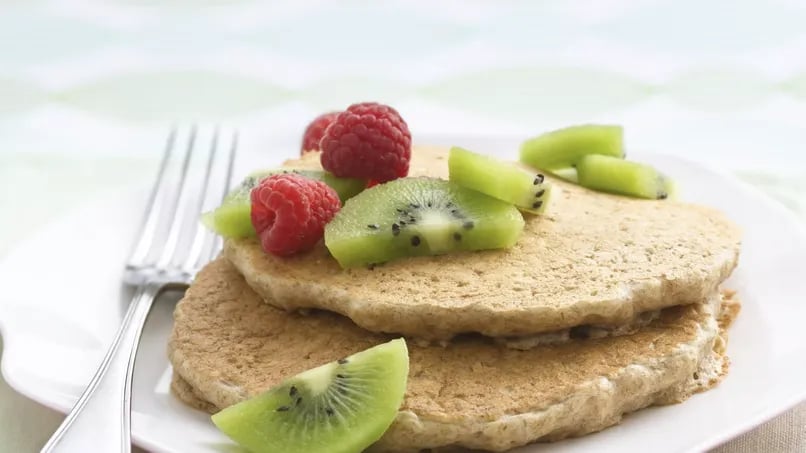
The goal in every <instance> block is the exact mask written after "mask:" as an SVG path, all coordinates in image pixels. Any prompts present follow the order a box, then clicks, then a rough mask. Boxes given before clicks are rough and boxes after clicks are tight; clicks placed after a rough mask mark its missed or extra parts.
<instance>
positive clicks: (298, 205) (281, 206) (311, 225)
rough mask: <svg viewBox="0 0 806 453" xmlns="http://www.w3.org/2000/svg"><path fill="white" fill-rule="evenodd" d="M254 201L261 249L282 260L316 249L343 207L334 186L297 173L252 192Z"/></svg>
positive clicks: (268, 180)
mask: <svg viewBox="0 0 806 453" xmlns="http://www.w3.org/2000/svg"><path fill="white" fill-rule="evenodd" d="M251 198H252V225H253V226H254V227H255V231H257V234H258V237H260V245H261V247H262V248H263V251H265V252H266V253H271V254H274V255H279V256H288V255H293V254H294V253H298V252H304V251H307V250H310V249H312V248H313V246H314V245H316V243H317V242H319V240H320V239H322V236H324V231H325V225H326V224H327V223H328V222H329V221H330V219H332V218H333V216H334V215H335V214H336V212H337V211H338V210H339V208H340V207H341V202H340V201H339V196H338V195H337V194H336V191H335V190H333V189H332V188H331V187H330V186H328V185H327V184H325V183H323V182H321V181H314V180H312V179H308V178H305V177H302V176H299V175H296V174H293V173H283V174H276V175H272V176H269V177H268V178H266V179H264V180H263V181H261V182H260V184H259V185H258V186H257V187H255V188H254V189H253V190H252V194H251Z"/></svg>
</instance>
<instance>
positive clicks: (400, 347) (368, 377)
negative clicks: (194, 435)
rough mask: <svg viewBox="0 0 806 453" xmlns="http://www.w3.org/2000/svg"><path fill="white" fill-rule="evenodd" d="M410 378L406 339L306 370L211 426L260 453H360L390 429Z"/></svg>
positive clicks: (223, 413)
mask: <svg viewBox="0 0 806 453" xmlns="http://www.w3.org/2000/svg"><path fill="white" fill-rule="evenodd" d="M408 374H409V353H408V349H407V348H406V342H405V340H403V339H402V338H400V339H397V340H392V341H390V342H388V343H384V344H381V345H378V346H375V347H372V348H369V349H367V350H365V351H362V352H359V353H357V354H354V355H351V356H350V357H347V358H346V359H341V360H339V361H337V362H330V363H328V364H325V365H322V366H320V367H317V368H313V369H311V370H308V371H304V372H302V373H300V374H298V375H296V376H294V377H292V378H290V379H288V380H286V381H285V382H283V383H282V384H280V385H278V386H277V387H274V388H273V389H271V390H268V391H267V392H265V393H263V394H261V395H258V396H256V397H254V398H252V399H249V400H246V401H244V402H242V403H239V404H236V405H234V406H230V407H228V408H226V409H224V410H222V411H221V412H219V413H217V414H215V415H213V417H212V419H213V423H215V425H216V426H217V427H218V428H219V429H220V430H221V431H223V432H224V434H226V435H227V436H229V437H230V438H231V439H233V440H234V441H235V442H237V443H238V444H240V445H241V446H243V447H245V448H247V449H248V450H250V451H252V452H255V453H262V452H266V453H274V452H292V451H293V452H298V453H320V452H321V453H355V452H360V451H363V450H364V449H365V448H367V447H368V446H369V445H371V444H372V443H374V442H375V441H377V440H378V439H380V438H381V436H382V435H383V433H384V432H386V430H387V429H388V428H389V425H391V424H392V421H393V420H394V419H395V416H396V415H397V412H398V409H399V408H400V405H401V404H402V402H403V395H404V393H405V391H406V380H407V377H408Z"/></svg>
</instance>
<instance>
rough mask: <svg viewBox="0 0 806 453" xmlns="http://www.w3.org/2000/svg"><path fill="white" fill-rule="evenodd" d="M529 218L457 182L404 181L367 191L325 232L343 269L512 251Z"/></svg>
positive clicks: (353, 201) (439, 180)
mask: <svg viewBox="0 0 806 453" xmlns="http://www.w3.org/2000/svg"><path fill="white" fill-rule="evenodd" d="M523 226H524V220H523V216H522V215H521V214H520V212H518V210H517V209H516V208H515V207H514V206H513V205H512V204H510V203H506V202H503V201H500V200H497V199H495V198H492V197H490V196H487V195H485V194H483V193H480V192H477V191H475V190H470V189H467V188H465V187H462V186H460V185H458V184H456V183H453V182H450V181H445V180H441V179H434V178H404V179H398V180H395V181H391V182H388V183H386V184H380V185H377V186H375V187H373V188H371V189H367V190H365V191H363V192H361V193H360V194H358V195H356V196H355V197H353V198H351V199H350V200H348V201H347V203H345V205H344V207H343V208H342V209H341V211H339V213H338V214H337V215H336V216H335V217H334V218H333V220H332V221H331V222H330V223H329V224H328V225H327V226H326V227H325V245H326V246H327V248H328V249H329V250H330V253H331V254H332V255H333V257H335V258H336V260H337V261H338V262H339V264H341V266H342V267H354V266H373V265H375V264H380V263H383V262H386V261H389V260H393V259H395V258H401V257H406V256H419V255H439V254H444V253H448V252H452V251H460V250H483V249H498V248H508V247H511V246H512V245H514V244H515V242H516V241H517V239H518V237H519V236H520V234H521V231H522V230H523Z"/></svg>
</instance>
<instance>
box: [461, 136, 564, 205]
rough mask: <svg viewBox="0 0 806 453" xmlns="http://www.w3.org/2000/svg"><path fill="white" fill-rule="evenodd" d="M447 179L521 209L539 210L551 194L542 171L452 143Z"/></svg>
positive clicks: (549, 185)
mask: <svg viewBox="0 0 806 453" xmlns="http://www.w3.org/2000/svg"><path fill="white" fill-rule="evenodd" d="M448 172H449V174H450V180H451V181H452V182H455V183H456V184H459V185H460V186H462V187H467V188H468V189H473V190H476V191H479V192H481V193H483V194H487V195H489V196H491V197H494V198H497V199H499V200H502V201H506V202H507V203H512V204H514V205H515V206H517V207H518V208H520V209H521V210H522V211H527V212H531V213H533V214H541V213H542V212H543V211H545V209H546V205H547V204H548V201H549V197H550V196H551V184H550V183H549V182H548V181H546V180H545V177H544V176H543V175H542V174H541V173H535V172H533V171H528V170H526V169H525V168H523V167H520V166H518V165H517V164H515V163H511V162H506V161H503V160H499V159H496V158H494V157H490V156H484V155H482V154H477V153H474V152H472V151H468V150H466V149H463V148H459V147H457V146H454V147H453V148H451V151H450V153H449V154H448Z"/></svg>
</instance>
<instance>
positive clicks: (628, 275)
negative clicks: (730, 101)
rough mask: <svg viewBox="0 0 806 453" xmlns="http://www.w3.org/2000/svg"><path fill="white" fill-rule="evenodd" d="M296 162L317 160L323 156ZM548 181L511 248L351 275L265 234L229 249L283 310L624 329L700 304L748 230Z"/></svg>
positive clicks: (393, 328)
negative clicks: (538, 208)
mask: <svg viewBox="0 0 806 453" xmlns="http://www.w3.org/2000/svg"><path fill="white" fill-rule="evenodd" d="M287 165H288V166H291V167H309V168H310V167H316V166H318V156H317V155H316V154H315V153H310V154H308V155H306V156H305V157H303V158H301V159H300V160H296V161H289V162H288V163H287ZM411 174H412V175H428V176H436V177H443V178H444V177H447V163H446V150H445V149H441V148H429V147H417V148H415V149H414V150H413V153H412V168H411ZM548 179H550V180H551V181H552V183H553V184H555V186H556V187H557V188H559V189H560V190H555V191H554V195H553V198H552V200H551V201H550V202H549V207H548V210H547V212H546V213H545V214H544V215H540V216H532V215H525V218H526V226H525V228H524V232H523V234H522V236H521V237H520V239H519V240H518V242H517V244H516V245H515V246H514V247H513V248H511V249H509V250H490V251H483V252H474V253H453V254H448V255H444V256H434V257H417V258H403V259H399V260H395V261H392V262H389V263H386V264H384V265H381V266H377V267H375V268H374V269H366V268H356V269H347V270H345V269H341V268H340V267H339V265H338V263H337V262H336V261H335V260H334V259H333V258H332V257H331V256H330V255H329V254H328V251H327V249H326V248H325V247H324V245H321V244H320V245H319V246H318V247H317V248H316V249H315V250H313V251H312V252H310V253H307V254H303V255H300V256H296V257H292V258H280V257H275V256H271V255H268V254H266V253H264V252H263V251H262V250H261V249H260V246H259V244H258V242H257V241H256V240H254V239H242V240H228V241H226V246H225V254H226V256H227V257H228V258H229V259H230V261H231V262H232V263H233V264H234V265H235V266H236V267H237V268H238V270H239V271H240V272H241V273H242V274H243V275H244V276H245V277H246V280H247V282H249V284H250V286H252V288H253V289H254V290H255V291H256V292H257V293H258V294H260V295H261V296H263V298H264V299H265V300H266V301H267V302H268V303H270V304H272V305H274V306H276V307H279V308H284V309H289V310H292V309H299V308H319V309H325V310H329V311H334V312H337V313H340V314H343V315H345V316H347V317H349V318H350V319H352V320H353V321H354V322H355V323H356V324H358V325H360V326H361V327H363V328H365V329H367V330H371V331H375V332H394V333H400V334H403V335H407V336H411V337H416V338H423V339H433V340H445V339H449V338H451V337H453V336H455V335H457V334H461V333H466V332H479V333H482V334H484V335H488V336H491V337H519V336H528V335H532V334H536V333H542V332H553V331H557V330H562V329H569V328H572V327H575V326H580V325H590V324H596V325H604V326H616V327H620V326H624V325H627V324H630V323H633V322H634V321H635V319H636V318H637V317H638V316H639V315H640V314H641V313H644V312H648V311H652V310H657V309H661V308H665V307H669V306H673V305H680V304H687V303H698V302H701V301H702V300H704V299H706V298H707V297H709V296H710V295H711V294H713V293H714V292H715V291H716V289H717V287H718V286H719V284H720V283H721V282H722V281H723V280H724V279H725V278H727V277H728V276H729V275H730V273H731V272H732V270H733V268H734V267H735V266H736V263H737V260H738V255H739V245H740V232H739V229H738V228H737V227H736V225H734V224H733V223H732V222H730V221H729V220H728V219H726V218H725V216H724V215H722V214H721V213H720V212H718V211H716V210H714V209H711V208H708V207H704V206H698V205H693V204H686V203H679V202H675V201H671V200H663V201H655V200H638V199H633V198H628V197H620V196H614V195H608V194H604V193H599V192H594V191H590V190H587V189H584V188H582V187H579V186H575V185H572V184H568V183H564V182H562V181H558V180H555V179H551V178H548Z"/></svg>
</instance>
